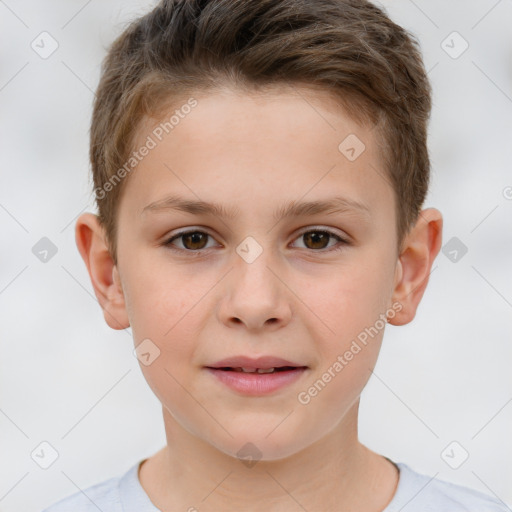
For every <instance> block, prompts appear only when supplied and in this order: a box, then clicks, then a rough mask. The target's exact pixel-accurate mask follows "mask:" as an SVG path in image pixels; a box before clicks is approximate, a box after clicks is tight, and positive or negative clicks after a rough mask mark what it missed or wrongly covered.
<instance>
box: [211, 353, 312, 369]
mask: <svg viewBox="0 0 512 512" xmlns="http://www.w3.org/2000/svg"><path fill="white" fill-rule="evenodd" d="M281 366H294V367H302V368H304V367H305V365H302V364H299V363H295V362H293V361H288V360H286V359H282V358H280V357H274V356H260V357H255V358H254V357H247V356H233V357H228V358H226V359H222V360H221V361H217V362H216V363H213V364H210V365H207V368H260V369H263V370H268V369H269V368H279V367H281Z"/></svg>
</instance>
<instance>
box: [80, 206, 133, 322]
mask: <svg viewBox="0 0 512 512" xmlns="http://www.w3.org/2000/svg"><path fill="white" fill-rule="evenodd" d="M75 240H76V245H77V247H78V250H79V251H80V254H81V256H82V259H83V260H84V262H85V265H86V267H87V271H88V272H89V277H90V278H91V283H92V286H93V288H94V293H95V294H96V298H97V299H98V302H99V303H100V306H101V308H102V309H103V316H104V317H105V321H106V322H107V324H108V325H109V326H110V327H111V328H112V329H119V330H120V329H126V328H127V327H129V326H130V322H129V319H128V314H127V311H126V304H125V300H124V294H123V290H122V287H121V280H120V277H119V272H118V269H117V266H116V265H115V264H114V260H113V259H112V257H111V255H110V252H109V250H108V245H107V243H106V236H105V231H104V229H103V227H102V226H101V224H100V222H99V220H98V217H97V215H94V214H92V213H84V214H82V215H80V217H79V218H78V220H77V221H76V226H75Z"/></svg>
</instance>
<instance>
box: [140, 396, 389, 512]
mask: <svg viewBox="0 0 512 512" xmlns="http://www.w3.org/2000/svg"><path fill="white" fill-rule="evenodd" d="M357 411H358V403H356V404H354V406H353V407H352V408H351V409H350V411H349V412H348V413H347V415H346V416H345V418H344V419H343V420H342V422H340V424H339V425H338V426H337V427H336V428H335V429H333V430H332V431H331V432H330V433H329V434H328V435H327V436H325V437H324V438H322V439H320V440H318V441H316V442H315V443H313V444H311V445H310V446H308V447H307V448H305V449H303V450H301V451H299V452H297V453H295V454H293V455H291V456H289V457H285V458H282V459H279V460H271V461H268V460H259V461H257V462H256V463H255V464H254V465H250V464H247V463H245V464H244V462H243V461H241V460H239V459H237V458H234V457H231V456H229V455H227V454H225V453H223V452H221V451H220V450H218V449H217V448H215V447H214V446H212V445H211V444H210V443H208V442H206V441H204V440H202V439H199V438H197V437H196V436H194V435H192V434H190V432H188V431H187V430H185V429H184V428H183V427H182V426H181V425H180V424H179V423H177V422H176V420H175V419H174V418H173V417H172V416H171V415H170V414H169V412H168V411H167V410H166V409H165V408H164V409H163V413H164V423H165V428H166V437H167V446H166V447H164V448H163V449H162V450H160V451H159V452H157V453H156V454H155V455H154V456H153V457H151V458H150V459H148V460H147V461H145V463H144V464H142V466H141V469H140V475H139V479H140V481H141V484H142V486H143V488H144V490H145V491H146V493H147V494H148V496H149V497H150V499H151V500H152V502H153V503H154V504H155V506H157V507H158V508H160V509H162V510H175V509H176V510H194V507H195V508H196V509H198V510H205V511H206V510H223V511H226V512H228V511H231V510H233V511H235V510H236V511H239V510H265V511H266V512H278V511H284V510H295V509H296V510H301V508H302V509H305V510H308V511H310V512H313V511H315V510H341V509H343V510H352V509H354V510H358V511H360V512H363V511H368V512H372V511H373V512H377V511H381V510H382V509H383V508H384V507H385V506H386V505H387V504H388V503H389V501H390V500H391V499H392V496H393V495H394V492H395V489H396V485H397V481H398V478H397V472H396V468H395V467H394V466H393V465H392V464H391V463H390V462H389V461H387V460H386V459H384V458H383V457H381V456H380V455H377V454H376V453H374V452H372V451H370V450H368V449H367V448H366V447H365V446H363V445H362V444H361V443H359V441H358V439H357ZM251 504H254V505H253V507H251Z"/></svg>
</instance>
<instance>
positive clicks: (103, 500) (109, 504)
mask: <svg viewBox="0 0 512 512" xmlns="http://www.w3.org/2000/svg"><path fill="white" fill-rule="evenodd" d="M119 481H120V477H114V478H110V479H108V480H105V481H104V482H101V483H98V484H95V485H92V486H90V487H88V488H87V489H84V490H83V491H82V490H81V491H77V492H75V493H74V494H71V495H69V496H67V497H65V498H63V499H61V500H60V501H58V502H56V503H54V504H53V505H50V506H49V507H48V508H46V509H44V510H43V512H71V511H73V512H98V510H101V511H102V512H122V511H123V509H122V507H121V499H120V495H119Z"/></svg>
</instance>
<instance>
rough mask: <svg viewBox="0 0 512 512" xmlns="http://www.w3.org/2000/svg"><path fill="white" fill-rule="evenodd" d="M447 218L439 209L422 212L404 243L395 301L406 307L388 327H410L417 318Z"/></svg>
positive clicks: (394, 293)
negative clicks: (408, 325)
mask: <svg viewBox="0 0 512 512" xmlns="http://www.w3.org/2000/svg"><path fill="white" fill-rule="evenodd" d="M442 231H443V217H442V215H441V213H440V212H439V211H438V210H436V209H435V208H427V209H425V210H422V211H421V212H420V215H419V217H418V220H417V222H416V224H415V225H414V227H413V228H412V229H411V231H410V232H409V233H408V235H407V236H406V238H405V240H404V244H403V247H402V251H401V253H400V256H399V258H398V261H397V272H396V274H395V275H396V278H395V287H394V290H393V301H397V302H399V303H400V304H401V305H402V309H401V310H400V311H397V312H396V315H395V316H394V317H393V318H390V319H389V320H388V323H390V324H393V325H405V324H408V323H409V322H410V321H411V320H412V319H413V318H414V316H415V315H416V309H417V308H418V305H419V303H420V300H421V298H422V297H423V293H424V292H425V288H426V287H427V283H428V279H429V276H430V272H431V268H432V264H433V263H434V260H435V258H436V256H437V254H438V253H439V250H440V248H441V238H442Z"/></svg>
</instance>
